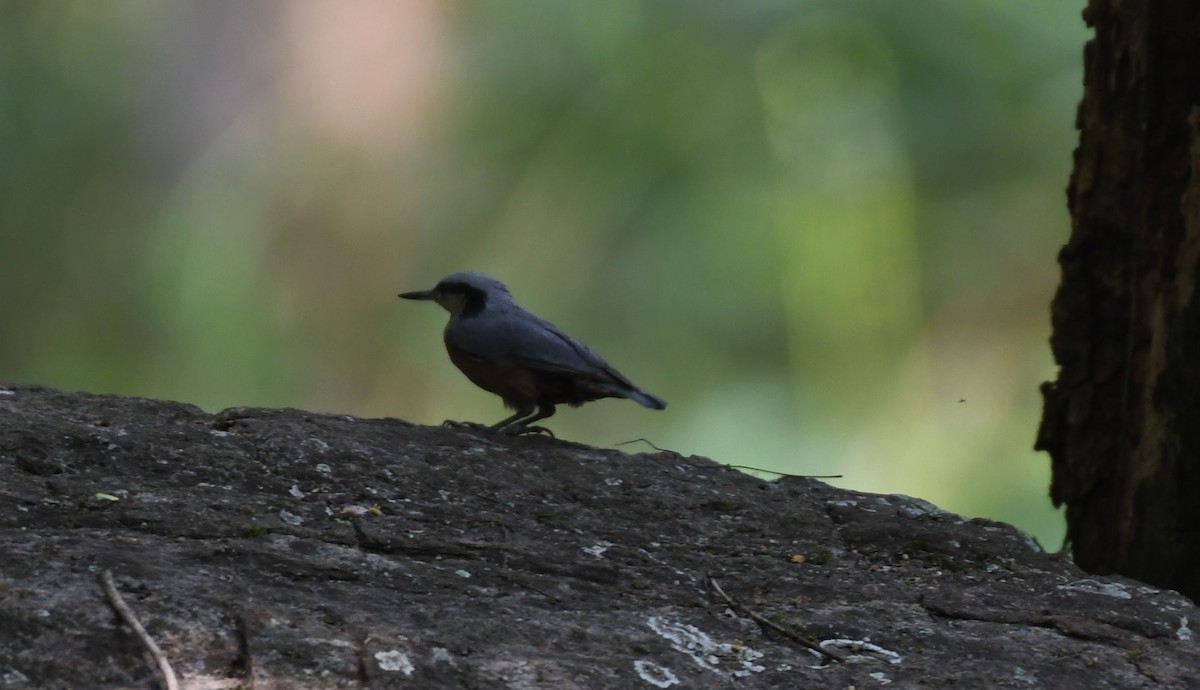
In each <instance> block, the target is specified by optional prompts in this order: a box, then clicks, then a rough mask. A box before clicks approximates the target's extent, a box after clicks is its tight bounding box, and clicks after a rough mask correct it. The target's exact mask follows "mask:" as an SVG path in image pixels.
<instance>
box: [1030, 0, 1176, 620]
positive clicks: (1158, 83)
mask: <svg viewBox="0 0 1200 690" xmlns="http://www.w3.org/2000/svg"><path fill="white" fill-rule="evenodd" d="M1084 18H1085V20H1086V21H1087V22H1088V24H1089V25H1090V26H1092V27H1093V28H1094V29H1095V31H1096V36H1095V38H1094V39H1093V40H1092V41H1091V42H1089V44H1088V45H1087V48H1086V50H1085V52H1084V60H1085V66H1086V71H1085V77H1084V97H1083V102H1082V103H1081V104H1080V106H1079V113H1078V119H1077V126H1078V128H1079V130H1080V140H1079V147H1078V148H1077V149H1076V151H1075V170H1074V173H1073V174H1072V176H1071V182H1070V186H1069V188H1068V198H1069V204H1070V209H1071V219H1072V224H1071V226H1072V227H1071V237H1070V240H1069V242H1068V243H1067V245H1066V246H1065V247H1064V248H1063V249H1062V251H1061V253H1060V254H1059V263H1060V264H1061V265H1062V284H1061V285H1060V286H1059V288H1058V293H1057V295H1056V296H1055V298H1054V304H1053V308H1052V320H1053V328H1054V333H1053V336H1052V337H1051V347H1052V348H1053V351H1054V356H1055V359H1056V360H1057V362H1058V364H1059V365H1060V370H1059V375H1058V380H1057V381H1055V382H1053V383H1047V384H1044V385H1043V387H1042V392H1043V395H1044V398H1045V409H1044V412H1043V418H1042V427H1041V429H1040V431H1039V433H1038V439H1037V448H1038V449H1040V450H1045V451H1048V452H1049V453H1050V456H1051V461H1052V466H1053V480H1052V484H1051V488H1050V494H1051V497H1052V499H1053V500H1054V502H1055V504H1056V505H1062V504H1066V506H1067V539H1068V541H1069V542H1070V544H1071V545H1072V546H1073V548H1074V555H1075V559H1076V561H1077V562H1078V564H1079V565H1080V566H1081V567H1083V568H1084V569H1085V570H1088V571H1090V572H1094V573H1111V572H1118V573H1121V574H1124V575H1128V576H1130V577H1135V578H1137V579H1139V580H1142V581H1145V582H1149V583H1152V584H1155V585H1159V586H1164V587H1170V588H1173V589H1176V590H1179V591H1180V592H1183V593H1185V594H1187V595H1189V596H1191V597H1192V598H1193V599H1195V598H1197V597H1200V303H1198V302H1197V300H1196V299H1195V290H1194V288H1195V280H1196V276H1197V270H1198V263H1200V107H1198V106H1200V3H1196V2H1193V0H1148V1H1147V2H1117V1H1116V0H1092V2H1090V3H1089V6H1088V8H1087V10H1086V11H1085V12H1084Z"/></svg>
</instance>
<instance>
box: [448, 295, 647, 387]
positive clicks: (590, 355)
mask: <svg viewBox="0 0 1200 690" xmlns="http://www.w3.org/2000/svg"><path fill="white" fill-rule="evenodd" d="M455 321H456V322H455V323H454V324H452V325H451V326H450V331H449V332H448V333H447V337H448V338H453V342H454V345H455V347H457V348H459V349H462V350H466V351H467V352H469V353H471V354H472V355H474V356H476V357H479V358H481V359H484V360H489V361H501V360H509V361H515V362H517V363H519V364H520V365H522V366H526V367H529V368H531V369H537V370H540V371H548V372H555V373H563V374H576V375H583V376H589V377H594V378H598V379H610V380H611V379H615V380H616V381H617V382H620V383H622V384H625V385H628V386H632V385H633V384H631V383H629V381H628V380H627V379H626V378H625V377H624V376H622V375H621V374H620V373H618V372H617V371H616V370H614V369H613V368H612V367H610V366H609V365H608V363H607V362H605V361H604V360H603V359H601V358H600V356H599V355H597V354H596V353H594V352H592V351H591V350H589V349H588V348H587V346H585V345H584V344H583V343H580V342H578V341H576V340H575V339H574V338H572V337H570V336H569V335H567V334H566V333H563V332H562V331H560V330H558V328H557V327H556V326H555V325H554V324H552V323H550V322H548V321H544V320H542V319H539V318H537V317H536V316H533V315H532V314H529V313H528V312H526V313H524V314H521V315H519V316H517V315H515V314H503V315H500V316H499V317H498V318H495V317H493V318H488V317H484V316H480V317H475V318H468V319H456V320H455Z"/></svg>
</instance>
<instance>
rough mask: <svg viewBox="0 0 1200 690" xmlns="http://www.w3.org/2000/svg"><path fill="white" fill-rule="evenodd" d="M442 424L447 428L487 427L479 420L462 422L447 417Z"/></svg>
mask: <svg viewBox="0 0 1200 690" xmlns="http://www.w3.org/2000/svg"><path fill="white" fill-rule="evenodd" d="M442 426H444V427H446V428H447V429H486V428H487V427H486V426H484V425H482V424H480V423H479V422H460V421H458V420H454V419H447V420H446V421H444V422H442Z"/></svg>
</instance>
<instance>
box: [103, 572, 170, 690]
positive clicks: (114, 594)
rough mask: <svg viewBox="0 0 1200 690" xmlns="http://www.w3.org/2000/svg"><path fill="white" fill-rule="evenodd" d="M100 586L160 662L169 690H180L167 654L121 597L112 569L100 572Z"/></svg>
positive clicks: (155, 659) (151, 654) (117, 610)
mask: <svg viewBox="0 0 1200 690" xmlns="http://www.w3.org/2000/svg"><path fill="white" fill-rule="evenodd" d="M100 586H101V587H103V588H104V594H105V596H107V597H108V603H109V604H112V607H113V610H115V611H116V612H117V615H118V616H120V617H121V620H123V621H125V624H126V625H128V626H129V627H131V628H133V632H134V633H135V634H137V637H138V640H140V641H141V643H142V646H143V647H145V648H146V651H148V652H150V656H152V657H154V661H155V663H157V664H158V670H159V671H160V672H161V673H162V675H163V681H164V682H166V685H167V690H179V679H178V678H176V677H175V671H174V670H173V669H172V668H171V662H170V661H167V655H166V654H163V652H162V650H161V649H159V648H158V645H157V644H155V643H154V640H153V639H152V638H151V637H150V633H148V632H146V629H145V628H143V627H142V624H141V623H140V622H139V621H138V619H137V617H135V616H134V615H133V611H130V610H129V606H127V605H126V604H125V600H124V599H122V598H121V593H120V592H118V591H117V586H116V585H115V584H113V577H112V571H109V570H105V571H103V572H102V573H100Z"/></svg>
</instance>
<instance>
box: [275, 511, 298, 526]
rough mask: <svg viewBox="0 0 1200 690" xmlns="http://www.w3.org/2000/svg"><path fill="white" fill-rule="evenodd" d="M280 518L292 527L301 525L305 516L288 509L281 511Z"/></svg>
mask: <svg viewBox="0 0 1200 690" xmlns="http://www.w3.org/2000/svg"><path fill="white" fill-rule="evenodd" d="M279 519H280V520H283V521H284V522H286V523H287V524H289V525H291V526H292V527H299V526H300V525H303V524H304V518H302V517H300V516H299V515H297V514H295V513H293V512H290V511H287V510H281V511H279Z"/></svg>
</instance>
